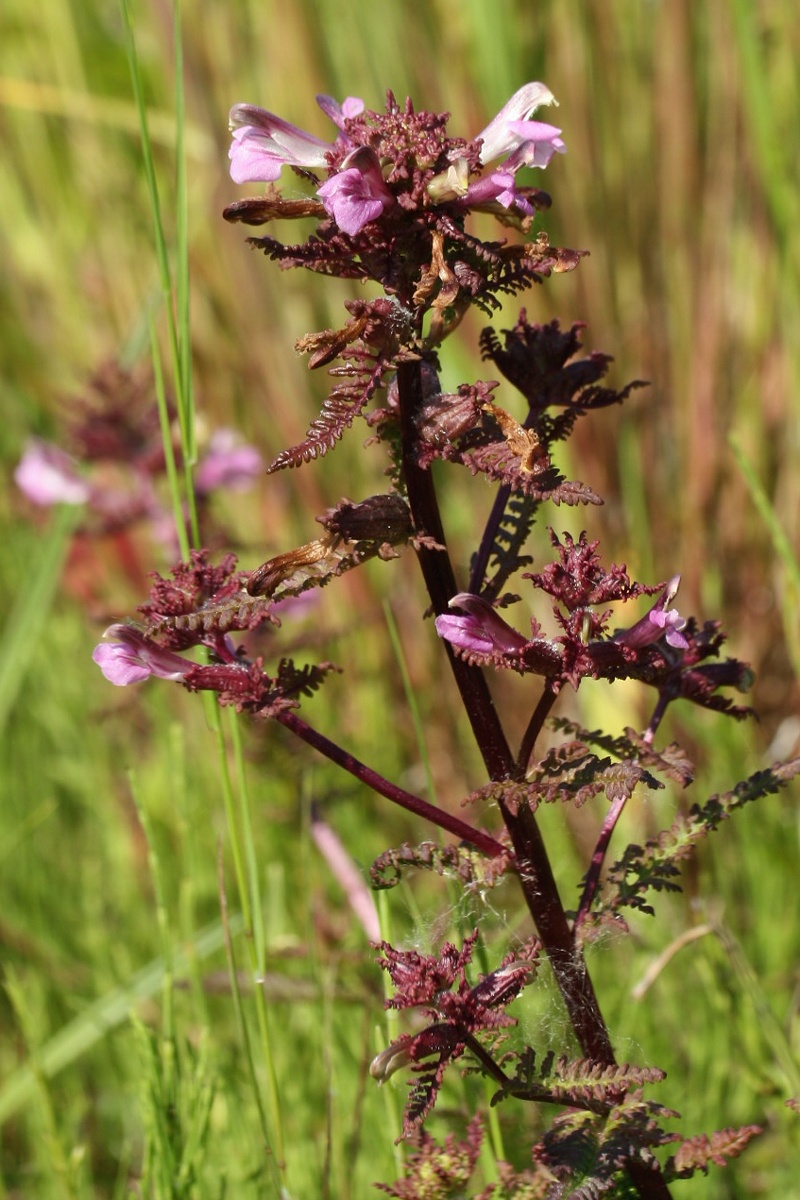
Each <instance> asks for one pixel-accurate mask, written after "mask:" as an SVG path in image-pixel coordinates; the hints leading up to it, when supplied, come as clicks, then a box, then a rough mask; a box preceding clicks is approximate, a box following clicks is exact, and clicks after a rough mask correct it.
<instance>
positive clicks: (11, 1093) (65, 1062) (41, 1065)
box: [0, 914, 244, 1124]
mask: <svg viewBox="0 0 800 1200" xmlns="http://www.w3.org/2000/svg"><path fill="white" fill-rule="evenodd" d="M229 926H230V933H231V936H232V937H235V936H236V935H238V934H240V933H241V932H242V930H243V929H244V922H243V920H242V917H241V915H239V914H236V915H235V916H233V917H231V918H230V920H229ZM224 944H225V934H224V931H223V928H222V924H221V922H219V921H215V922H214V923H213V924H212V925H208V926H206V928H205V929H203V930H202V931H201V932H200V933H198V934H197V936H196V937H195V938H194V940H193V942H192V944H191V954H193V955H194V956H195V958H197V959H198V960H202V959H206V958H209V957H210V956H211V955H212V954H216V953H217V951H219V950H220V949H221V948H222V947H223V946H224ZM172 965H173V968H174V970H175V972H176V973H179V972H184V971H187V970H188V967H189V953H188V952H187V951H186V950H184V949H179V950H176V952H175V958H174V961H173V964H172ZM166 970H167V968H166V964H165V962H164V960H163V958H156V959H154V960H153V962H151V963H149V964H148V965H147V966H146V967H143V968H142V970H141V971H137V972H136V974H135V975H134V976H133V977H132V978H131V980H130V982H129V983H127V984H124V985H123V986H122V987H118V988H115V989H114V990H113V991H112V992H109V993H108V994H107V995H106V996H102V997H101V998H100V999H99V1000H96V1001H95V1002H94V1003H93V1004H90V1005H88V1006H87V1007H86V1008H85V1009H84V1010H83V1012H82V1013H80V1014H79V1015H78V1016H77V1017H76V1018H75V1020H74V1021H70V1022H69V1024H67V1025H65V1026H63V1028H62V1029H60V1030H59V1031H58V1033H56V1034H54V1035H53V1037H52V1038H50V1040H49V1041H48V1042H46V1043H45V1044H44V1045H43V1046H42V1047H41V1048H40V1049H39V1051H38V1053H37V1054H36V1065H35V1067H34V1066H32V1065H30V1064H26V1065H25V1066H23V1067H20V1069H19V1070H18V1071H15V1072H14V1073H13V1074H12V1075H11V1076H9V1078H8V1079H7V1080H6V1081H5V1083H4V1084H3V1086H2V1087H1V1088H0V1124H2V1123H3V1122H4V1121H7V1120H8V1118H9V1117H11V1116H13V1115H14V1113H16V1112H18V1111H19V1109H20V1108H21V1107H22V1106H23V1105H24V1104H26V1103H27V1102H28V1101H29V1100H30V1099H31V1098H32V1097H33V1096H34V1095H35V1093H36V1087H37V1085H36V1076H37V1072H38V1073H39V1074H41V1075H42V1076H43V1077H44V1078H45V1079H52V1077H53V1076H54V1075H57V1074H58V1072H59V1071H63V1070H64V1069H65V1068H66V1067H68V1066H69V1065H70V1064H71V1063H73V1062H75V1060H76V1059H78V1058H80V1056H81V1055H82V1054H85V1053H86V1051H87V1050H91V1048H92V1047H93V1046H95V1045H96V1044H97V1043H98V1042H99V1041H101V1040H102V1039H103V1038H104V1037H105V1035H106V1034H107V1033H109V1032H111V1030H113V1029H116V1028H117V1027H118V1026H120V1025H122V1024H123V1022H125V1021H127V1019H128V1017H129V1015H130V1012H131V1009H133V1008H134V1007H135V1006H136V1005H137V1004H138V1003H139V1002H140V1001H142V1000H149V999H150V998H151V997H153V996H154V995H155V994H156V993H157V992H158V991H159V990H160V989H161V988H162V987H163V986H164V979H165V975H166Z"/></svg>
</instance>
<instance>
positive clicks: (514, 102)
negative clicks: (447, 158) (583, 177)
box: [428, 83, 566, 216]
mask: <svg viewBox="0 0 800 1200" xmlns="http://www.w3.org/2000/svg"><path fill="white" fill-rule="evenodd" d="M557 103H558V102H557V100H556V99H555V97H554V96H553V93H552V92H551V91H550V89H549V88H547V87H546V86H545V85H544V84H543V83H526V84H525V86H524V87H521V88H520V89H519V91H518V92H515V93H514V95H513V96H512V97H511V99H510V100H509V101H508V103H507V104H504V105H503V107H502V108H501V109H500V112H499V113H498V114H497V116H496V117H494V118H493V120H491V121H490V122H489V124H488V125H487V126H486V128H485V129H484V130H483V131H482V132H481V133H479V134H478V137H477V138H476V139H475V140H476V141H478V140H480V142H481V143H482V144H481V150H480V162H481V163H482V164H483V165H484V166H488V165H489V164H490V163H494V162H496V161H497V160H498V159H501V158H504V156H505V160H504V161H503V162H502V163H501V164H500V166H499V167H498V169H496V170H494V171H492V172H491V173H490V174H489V175H484V176H483V177H482V178H481V179H477V180H474V181H473V182H472V183H469V180H468V172H467V167H466V160H465V159H463V158H460V157H459V158H456V159H455V160H454V161H453V162H452V163H451V164H450V166H449V167H448V169H447V171H446V172H444V174H442V175H438V176H437V177H436V178H435V179H433V180H431V182H430V184H429V185H428V192H429V195H430V196H431V198H432V199H433V200H434V201H435V202H437V203H439V202H441V201H443V200H452V199H460V201H461V204H462V205H463V207H464V208H478V207H480V208H484V207H486V206H489V205H492V204H499V205H500V206H501V207H502V208H506V209H510V208H516V209H517V211H518V212H520V213H522V214H523V216H531V215H532V214H533V208H532V206H531V204H530V202H529V201H528V200H527V199H526V198H525V196H524V195H521V194H520V193H519V192H518V191H517V188H516V182H515V178H514V177H515V175H516V173H517V171H518V170H519V169H520V167H546V166H547V164H548V163H549V162H550V159H551V158H552V157H553V155H554V154H555V153H558V154H564V153H566V146H565V145H564V143H563V141H562V140H561V137H560V134H561V130H560V129H558V128H556V126H555V125H547V124H545V123H544V122H542V121H531V120H530V117H531V115H532V114H533V113H534V112H535V111H536V109H537V108H540V107H541V105H543V104H557Z"/></svg>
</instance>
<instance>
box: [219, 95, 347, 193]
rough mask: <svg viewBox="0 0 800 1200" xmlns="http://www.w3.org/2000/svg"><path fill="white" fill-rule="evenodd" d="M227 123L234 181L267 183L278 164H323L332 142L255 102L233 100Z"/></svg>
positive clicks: (271, 178)
mask: <svg viewBox="0 0 800 1200" xmlns="http://www.w3.org/2000/svg"><path fill="white" fill-rule="evenodd" d="M229 125H230V130H231V133H232V134H233V145H232V146H231V148H230V150H229V152H228V157H229V158H230V160H231V178H232V179H233V181H234V183H269V182H271V181H272V180H274V179H277V178H278V176H279V175H280V173H281V167H284V166H292V167H307V168H311V169H313V168H315V167H324V166H326V165H327V161H328V160H327V158H326V155H328V154H329V153H330V152H331V151H332V150H333V149H334V146H333V144H332V143H331V142H323V141H321V140H320V139H319V138H316V137H314V136H313V134H310V133H306V132H305V130H304V129H298V128H297V126H296V125H290V124H289V122H288V121H284V120H282V119H281V118H280V117H276V116H275V114H274V113H271V112H267V110H266V109H265V108H259V107H258V106H257V105H255V104H234V106H233V108H232V109H231V111H230V117H229Z"/></svg>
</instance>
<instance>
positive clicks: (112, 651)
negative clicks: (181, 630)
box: [92, 625, 196, 687]
mask: <svg viewBox="0 0 800 1200" xmlns="http://www.w3.org/2000/svg"><path fill="white" fill-rule="evenodd" d="M103 637H105V638H113V639H114V640H113V641H110V642H101V643H100V645H99V646H95V648H94V651H93V653H92V660H93V661H94V662H96V663H97V665H98V667H99V668H100V670H101V671H102V672H103V674H104V675H105V677H106V679H107V680H108V682H109V683H113V684H115V685H116V687H127V686H128V684H129V683H141V682H142V680H144V679H149V677H150V676H151V675H154V676H155V677H156V678H157V679H181V678H183V676H184V675H185V674H186V672H187V671H190V670H191V669H192V667H193V666H195V665H196V664H195V663H192V662H190V661H189V660H187V659H185V658H181V656H180V655H179V654H174V653H173V652H172V651H171V650H165V649H164V648H163V646H157V645H156V644H155V642H151V641H150V640H149V638H146V637H145V636H144V634H143V633H140V632H139V630H138V629H134V627H133V626H132V625H109V627H108V629H107V630H106V631H105V633H104V634H103Z"/></svg>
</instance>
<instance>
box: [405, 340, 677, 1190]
mask: <svg viewBox="0 0 800 1200" xmlns="http://www.w3.org/2000/svg"><path fill="white" fill-rule="evenodd" d="M397 384H398V394H399V400H400V422H401V439H402V456H403V478H404V480H405V485H406V492H407V495H408V503H409V507H410V509H411V517H412V520H413V522H414V528H415V530H416V532H417V534H418V535H423V534H427V535H428V536H429V537H432V538H434V539H435V541H436V542H438V543H439V545H440V546H441V547H442V549H441V550H431V549H428V548H426V547H420V549H419V550H418V552H417V553H418V558H419V563H420V567H421V569H422V575H423V578H424V580H425V586H426V588H427V590H428V595H429V596H430V599H431V604H432V606H433V610H434V612H435V613H436V614H437V616H438V615H439V614H442V613H446V612H447V611H448V601H449V600H450V599H451V598H452V597H453V596H455V595H456V594H457V592H458V591H459V588H458V586H457V584H456V579H455V574H454V572H453V567H452V564H451V562H450V556H449V555H448V553H447V550H446V548H445V547H446V543H445V537H444V529H443V526H442V521H441V516H440V514H439V504H438V501H437V498H436V491H435V488H434V483H433V477H432V475H431V472H430V471H425V470H422V468H420V467H419V466H418V465H417V430H416V424H415V414H416V413H417V412H418V411H419V409H420V408H421V406H422V402H423V393H422V377H421V372H420V364H419V363H418V362H407V363H401V364H400V366H399V367H398V371H397ZM445 647H446V650H447V653H448V658H449V661H450V666H451V668H452V671H453V675H454V678H455V681H456V684H457V686H458V689H459V692H460V693H461V698H462V701H463V703H464V708H465V710H466V713H467V717H468V718H469V722H470V725H471V726H472V731H473V734H474V736H475V741H476V742H477V745H478V747H479V749H480V752H481V754H482V756H483V760H484V763H485V764H486V769H487V771H488V773H489V776H490V778H491V779H492V780H494V781H497V782H501V781H502V780H504V779H512V778H521V777H523V776H522V775H521V774H520V771H519V768H518V766H517V764H515V763H514V760H513V758H512V755H511V751H510V748H509V745H508V741H507V739H506V736H505V733H504V731H503V728H502V725H501V724H500V718H499V716H498V714H497V711H496V709H495V707H494V703H493V701H492V698H491V695H490V693H489V688H488V685H487V683H486V679H485V677H484V675H483V672H482V671H481V670H480V669H479V668H477V667H470V666H468V665H467V664H466V663H465V662H464V661H463V660H462V659H460V658H457V657H456V656H455V654H454V653H453V652H452V648H451V647H450V644H449V643H448V642H445ZM543 703H545V702H544V697H543V698H542V700H540V702H539V706H538V707H537V713H539V712H540V710H541V709H542V705H543ZM547 707H549V704H548V705H547ZM540 715H541V720H542V721H543V719H544V715H543V713H541V714H540ZM536 718H537V714H536V713H534V720H536ZM539 727H541V721H540V726H539ZM527 740H528V739H527V738H526V741H527ZM530 750H532V744H531V745H530V746H529V748H528V753H530ZM500 811H501V813H502V816H503V820H504V822H505V824H506V828H507V829H508V832H509V834H510V836H511V841H512V844H513V847H514V852H515V856H516V868H517V873H518V876H519V880H520V886H521V887H522V891H523V894H524V896H525V900H526V903H527V905H528V909H529V911H530V913H531V916H532V917H533V920H534V922H535V925H536V930H537V932H538V934H539V937H540V938H541V939H542V943H543V945H544V947H545V950H546V951H547V954H548V957H549V958H550V961H551V963H552V965H553V971H554V973H555V976H556V979H557V981H558V985H559V988H560V990H561V994H562V996H563V998H564V1003H565V1004H566V1007H567V1011H568V1012H569V1015H570V1020H571V1022H572V1027H573V1029H574V1030H575V1034H576V1037H577V1038H578V1041H579V1043H580V1046H581V1050H582V1051H583V1053H584V1054H585V1055H586V1056H587V1057H589V1058H592V1059H595V1060H596V1061H599V1062H602V1063H605V1064H607V1065H612V1064H614V1063H615V1062H616V1060H615V1058H614V1052H613V1049H612V1047H611V1040H610V1038H609V1035H608V1030H607V1028H606V1024H605V1021H604V1020H603V1015H602V1013H601V1012H600V1006H599V1004H598V1002H597V997H596V995H595V992H594V988H593V986H592V981H591V979H590V978H589V973H588V971H587V969H586V963H585V961H584V959H583V955H582V954H581V953H580V950H579V949H578V948H577V947H576V946H575V943H574V940H573V936H572V931H571V929H570V926H569V922H568V920H567V916H566V913H565V912H564V907H563V905H562V903H561V900H560V897H559V895H558V888H557V886H556V882H555V878H554V876H553V871H552V867H551V865H550V860H549V857H548V854H547V849H546V847H545V845H544V841H543V840H542V835H541V832H540V830H539V827H538V825H537V822H536V818H535V816H534V814H533V812H532V811H531V810H530V808H526V807H525V806H521V807H520V808H519V810H518V811H517V812H512V811H511V810H510V809H509V807H508V806H507V804H506V803H505V802H504V801H502V800H501V801H500ZM627 1171H628V1175H629V1177H630V1179H631V1181H632V1182H633V1184H634V1186H635V1187H636V1190H637V1192H638V1193H639V1195H640V1196H641V1197H643V1198H647V1200H669V1189H668V1188H667V1185H666V1183H665V1182H664V1180H663V1178H662V1176H661V1174H660V1172H659V1171H658V1170H657V1169H656V1170H650V1169H649V1168H647V1167H645V1166H643V1165H642V1164H636V1163H630V1164H629V1165H628V1166H627Z"/></svg>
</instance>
